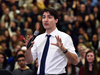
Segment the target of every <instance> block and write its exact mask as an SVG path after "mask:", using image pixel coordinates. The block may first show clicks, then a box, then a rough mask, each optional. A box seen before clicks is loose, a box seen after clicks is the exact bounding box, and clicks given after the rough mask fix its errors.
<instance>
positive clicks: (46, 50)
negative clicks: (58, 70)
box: [40, 35, 51, 75]
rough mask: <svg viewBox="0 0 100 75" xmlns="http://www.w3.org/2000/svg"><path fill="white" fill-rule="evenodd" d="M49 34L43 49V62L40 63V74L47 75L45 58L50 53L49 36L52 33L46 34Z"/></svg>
mask: <svg viewBox="0 0 100 75" xmlns="http://www.w3.org/2000/svg"><path fill="white" fill-rule="evenodd" d="M46 36H47V41H46V44H45V47H44V50H43V54H42V58H41V64H40V75H45V60H46V56H47V53H48V48H49V38H50V36H51V35H46Z"/></svg>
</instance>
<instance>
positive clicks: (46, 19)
mask: <svg viewBox="0 0 100 75" xmlns="http://www.w3.org/2000/svg"><path fill="white" fill-rule="evenodd" d="M57 22H58V19H56V20H55V18H54V16H52V15H50V13H49V12H44V13H43V16H42V23H43V27H44V28H45V29H46V30H52V31H53V30H54V29H55V28H56V23H57Z"/></svg>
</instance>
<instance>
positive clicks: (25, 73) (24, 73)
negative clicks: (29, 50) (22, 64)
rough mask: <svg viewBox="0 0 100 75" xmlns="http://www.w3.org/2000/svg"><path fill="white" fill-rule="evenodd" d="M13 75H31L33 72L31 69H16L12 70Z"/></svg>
mask: <svg viewBox="0 0 100 75" xmlns="http://www.w3.org/2000/svg"><path fill="white" fill-rule="evenodd" d="M13 74H14V75H33V71H32V70H31V69H26V70H21V69H16V70H13Z"/></svg>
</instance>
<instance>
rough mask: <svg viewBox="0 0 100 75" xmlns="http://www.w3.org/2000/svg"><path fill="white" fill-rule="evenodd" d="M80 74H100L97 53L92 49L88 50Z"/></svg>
mask: <svg viewBox="0 0 100 75" xmlns="http://www.w3.org/2000/svg"><path fill="white" fill-rule="evenodd" d="M79 75H100V66H98V64H97V60H96V55H95V53H94V52H93V51H92V50H89V51H87V52H86V56H85V64H84V66H82V67H81V68H80V70H79Z"/></svg>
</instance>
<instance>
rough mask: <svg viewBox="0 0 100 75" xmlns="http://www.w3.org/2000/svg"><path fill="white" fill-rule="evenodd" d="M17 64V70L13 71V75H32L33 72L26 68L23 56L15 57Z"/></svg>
mask: <svg viewBox="0 0 100 75" xmlns="http://www.w3.org/2000/svg"><path fill="white" fill-rule="evenodd" d="M17 62H18V64H19V66H20V67H19V68H18V69H15V70H13V74H14V75H33V71H32V70H31V69H29V68H28V67H26V64H25V63H26V61H25V56H24V55H23V54H21V55H19V56H18V57H17Z"/></svg>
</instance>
